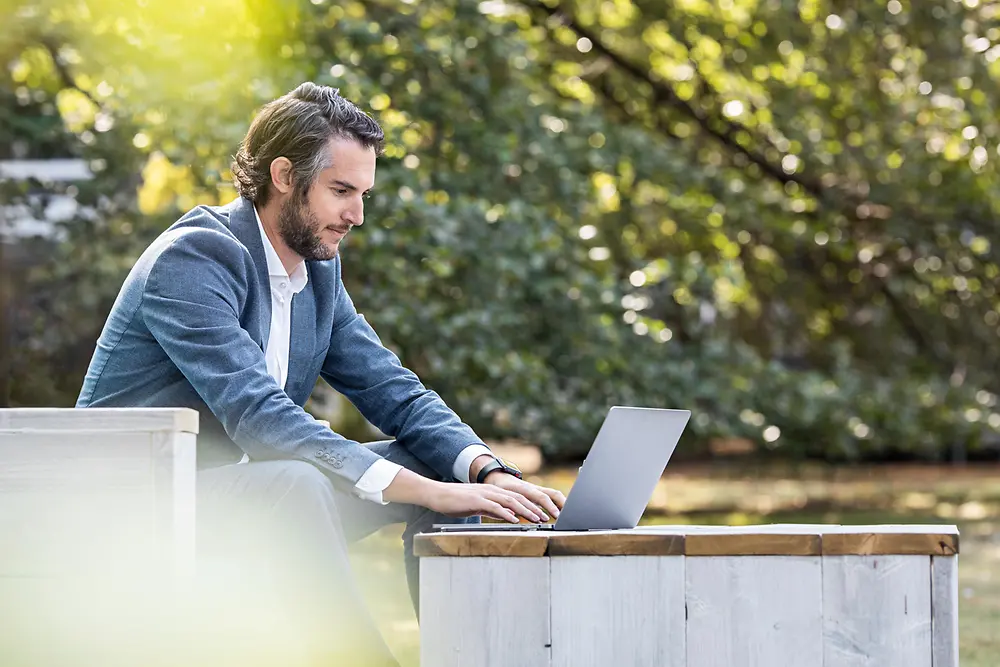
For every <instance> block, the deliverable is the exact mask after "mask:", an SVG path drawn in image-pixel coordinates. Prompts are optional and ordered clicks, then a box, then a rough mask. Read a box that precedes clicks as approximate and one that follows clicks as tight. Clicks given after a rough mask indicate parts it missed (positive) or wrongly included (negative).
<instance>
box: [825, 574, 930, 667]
mask: <svg viewBox="0 0 1000 667" xmlns="http://www.w3.org/2000/svg"><path fill="white" fill-rule="evenodd" d="M930 561H931V559H930V556H824V557H823V615H824V631H823V647H824V652H823V659H824V665H825V667H931V587H930V580H931V573H930Z"/></svg>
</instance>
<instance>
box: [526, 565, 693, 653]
mask: <svg viewBox="0 0 1000 667" xmlns="http://www.w3.org/2000/svg"><path fill="white" fill-rule="evenodd" d="M549 560H550V561H551V563H552V575H551V576H552V667H589V666H592V667H605V666H606V665H656V666H657V667H684V665H685V660H686V655H685V643H684V642H685V631H684V585H685V584H684V557H683V556H614V557H610V558H595V557H591V556H565V557H553V558H550V559H549ZM510 664H515V663H513V662H512V663H510Z"/></svg>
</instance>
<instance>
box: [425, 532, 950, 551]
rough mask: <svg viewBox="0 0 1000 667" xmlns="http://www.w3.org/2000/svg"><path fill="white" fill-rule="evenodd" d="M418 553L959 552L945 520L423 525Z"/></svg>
mask: <svg viewBox="0 0 1000 667" xmlns="http://www.w3.org/2000/svg"><path fill="white" fill-rule="evenodd" d="M414 551H415V553H416V555H417V556H513V557H534V558H540V557H544V556H851V555H854V556H867V555H919V556H954V555H956V554H958V551H959V540H958V529H957V528H956V527H955V526H947V525H943V526H939V525H931V526H925V525H911V526H907V525H902V526H900V525H886V526H838V525H771V526H641V527H639V528H636V529H634V530H622V531H594V532H566V533H563V532H558V533H557V532H549V531H545V532H541V531H539V532H510V533H496V532H488V531H482V532H467V533H425V534H422V535H418V536H417V537H416V542H415V544H414Z"/></svg>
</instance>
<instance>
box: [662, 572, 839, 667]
mask: <svg viewBox="0 0 1000 667" xmlns="http://www.w3.org/2000/svg"><path fill="white" fill-rule="evenodd" d="M820 560H821V559H820V557H819V556H801V557H792V556H712V557H687V558H685V575H686V603H687V614H688V621H687V639H686V643H687V667H814V666H815V667H821V666H822V664H823V641H822V638H823V619H822V608H823V603H822V566H821V563H820ZM643 664H654V663H643Z"/></svg>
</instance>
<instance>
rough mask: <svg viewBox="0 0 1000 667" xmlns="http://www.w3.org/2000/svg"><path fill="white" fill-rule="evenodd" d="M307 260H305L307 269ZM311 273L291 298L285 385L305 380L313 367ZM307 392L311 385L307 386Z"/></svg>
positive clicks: (313, 323)
mask: <svg viewBox="0 0 1000 667" xmlns="http://www.w3.org/2000/svg"><path fill="white" fill-rule="evenodd" d="M308 266H309V262H306V267H307V268H306V270H307V271H308V270H309V269H308ZM312 279H313V275H312V274H311V273H310V275H309V282H307V283H306V286H305V287H303V288H302V291H301V292H299V293H298V294H296V295H295V296H294V297H293V298H292V328H291V331H290V332H289V339H290V342H291V345H289V349H288V381H287V382H286V383H285V386H286V387H291V386H292V382H293V381H294V382H295V383H296V384H298V383H301V382H303V381H306V380H307V379H308V377H307V376H309V374H310V373H312V372H313V369H312V368H310V364H311V362H312V360H313V352H314V351H316V350H315V349H314V348H315V346H316V296H315V293H314V292H313V280H312ZM308 389H309V392H311V391H312V387H309V388H308Z"/></svg>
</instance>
